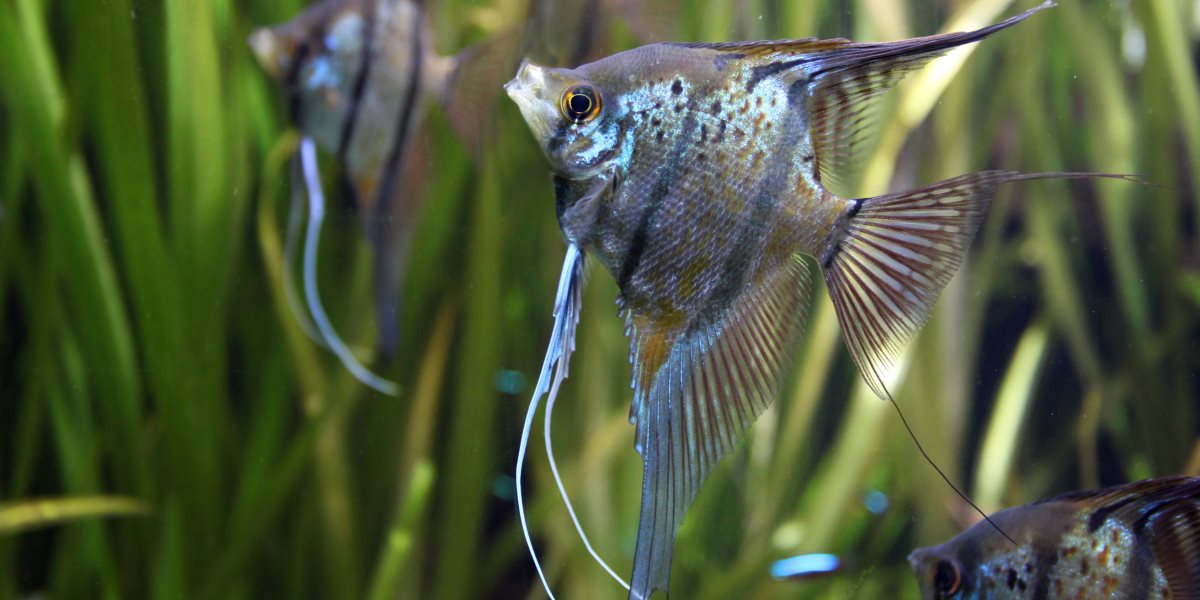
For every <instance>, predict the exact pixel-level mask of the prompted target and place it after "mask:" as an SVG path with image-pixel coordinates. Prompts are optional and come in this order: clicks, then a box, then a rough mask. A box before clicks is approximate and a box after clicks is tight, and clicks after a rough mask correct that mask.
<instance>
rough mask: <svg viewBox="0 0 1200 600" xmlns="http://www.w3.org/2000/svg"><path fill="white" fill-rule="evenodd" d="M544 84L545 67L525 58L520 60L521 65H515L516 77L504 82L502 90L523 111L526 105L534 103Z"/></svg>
mask: <svg viewBox="0 0 1200 600" xmlns="http://www.w3.org/2000/svg"><path fill="white" fill-rule="evenodd" d="M545 85H546V69H545V68H543V67H539V66H538V65H535V64H533V63H531V62H529V59H525V60H523V61H521V66H520V67H517V75H516V77H513V78H512V80H511V81H509V82H508V83H506V84H504V91H505V93H507V94H508V97H509V98H512V99H513V102H516V103H517V105H518V106H520V107H521V109H522V112H524V110H525V108H526V107H527V106H532V105H533V104H534V103H536V101H537V97H538V95H539V94H538V92H540V91H541V90H542V89H544V88H545Z"/></svg>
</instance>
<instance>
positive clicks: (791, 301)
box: [629, 258, 809, 599]
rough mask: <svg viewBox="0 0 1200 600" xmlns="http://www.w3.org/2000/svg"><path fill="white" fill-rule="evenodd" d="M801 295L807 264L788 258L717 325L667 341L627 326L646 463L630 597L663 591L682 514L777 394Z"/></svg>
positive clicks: (798, 331)
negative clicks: (657, 364)
mask: <svg viewBox="0 0 1200 600" xmlns="http://www.w3.org/2000/svg"><path fill="white" fill-rule="evenodd" d="M808 294H809V278H808V270H807V268H806V266H805V265H804V264H803V263H802V262H801V261H800V259H799V258H792V259H789V260H788V262H787V263H786V264H784V265H783V266H781V267H779V268H777V269H776V271H775V272H773V273H769V274H768V275H766V276H765V278H764V280H763V281H761V282H759V283H758V284H757V285H754V286H752V287H751V288H749V289H747V290H746V291H744V292H743V293H742V294H741V295H740V296H739V297H738V298H737V299H736V300H735V301H734V303H733V305H732V306H731V307H729V309H728V311H727V312H726V313H725V315H724V317H723V318H722V319H721V320H720V321H719V322H717V323H712V324H709V325H708V326H706V327H703V328H695V327H693V328H691V329H690V330H689V331H686V332H683V333H681V334H679V335H678V336H677V337H675V338H674V339H667V340H664V336H663V335H662V334H663V332H662V331H658V330H655V329H654V326H653V324H649V325H638V326H635V327H634V328H633V330H632V337H633V340H632V344H633V353H634V356H635V357H637V362H636V363H635V374H634V385H635V396H634V406H633V420H634V423H635V424H636V426H637V435H636V438H637V448H638V452H639V453H640V454H641V455H642V462H643V466H644V468H643V476H642V508H641V515H640V520H639V522H638V536H637V549H636V551H635V554H634V566H633V578H632V581H631V582H630V583H631V585H632V587H631V589H630V592H629V597H630V598H633V599H645V598H649V597H650V596H651V594H653V593H654V591H655V590H662V591H664V592H666V591H667V588H668V585H669V584H670V575H671V556H672V551H673V549H674V545H675V534H676V533H677V532H678V530H679V526H680V525H681V524H682V522H683V517H684V513H685V512H686V510H687V508H688V506H689V505H690V504H691V503H692V500H693V499H695V497H696V494H697V492H699V490H700V487H701V485H702V484H703V483H704V480H705V479H706V478H707V477H708V475H709V473H710V472H711V471H712V469H713V468H714V467H715V466H716V465H717V463H719V462H720V460H721V459H722V458H723V457H724V456H725V455H727V454H729V453H730V452H731V451H732V450H733V449H734V447H735V445H736V444H737V442H738V441H739V440H740V439H741V437H742V434H743V433H744V432H745V431H746V429H747V428H748V427H749V426H750V425H751V423H753V422H754V420H755V419H756V418H757V417H758V415H759V414H761V413H762V411H763V410H765V409H766V408H767V406H768V405H770V403H771V401H772V400H773V399H774V398H775V396H776V395H777V394H778V392H779V388H780V385H781V384H782V380H783V377H784V375H785V374H786V372H787V369H788V368H789V366H790V365H791V364H792V363H793V362H794V358H795V353H796V350H797V348H798V346H799V341H800V339H801V336H802V333H803V327H804V319H805V313H806V310H807V307H808ZM637 316H638V315H637V314H636V313H634V314H632V315H631V320H632V321H633V322H634V323H637ZM664 344H665V346H664ZM659 348H661V349H659ZM663 353H665V356H663ZM647 361H650V362H653V363H659V364H660V365H661V366H657V368H655V369H654V373H652V374H647V373H646V372H645V371H644V370H643V369H646V368H648V367H651V366H654V365H650V364H647Z"/></svg>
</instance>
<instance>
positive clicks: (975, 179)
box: [821, 171, 1136, 399]
mask: <svg viewBox="0 0 1200 600" xmlns="http://www.w3.org/2000/svg"><path fill="white" fill-rule="evenodd" d="M1093 177H1107V178H1114V179H1125V180H1133V181H1136V178H1133V177H1130V176H1128V175H1110V174H1105V173H1016V172H1013V171H983V172H980V173H971V174H969V175H962V176H959V177H955V178H953V179H947V180H946V181H942V182H939V183H935V184H933V185H929V186H926V187H922V188H918V189H916V190H912V191H908V192H901V193H896V194H887V195H884V196H877V197H874V198H866V199H862V200H857V201H856V204H855V206H854V207H853V208H851V210H850V212H849V213H848V215H847V217H846V219H845V221H844V225H843V227H842V228H841V229H840V230H839V231H838V232H836V233H835V234H834V236H835V240H834V241H833V242H832V243H830V244H829V246H828V249H827V250H826V251H825V254H824V256H822V257H821V266H822V268H823V270H824V273H825V282H826V283H827V285H828V287H829V295H830V296H831V297H832V299H833V305H834V308H835V309H836V311H837V315H838V322H839V323H841V326H842V334H843V335H844V337H845V339H846V345H847V347H849V349H850V355H851V356H852V357H853V358H854V362H855V363H857V364H858V368H859V370H860V371H861V372H862V374H863V378H865V379H866V381H867V385H869V386H870V387H871V390H872V391H874V392H875V393H876V394H877V395H878V396H879V397H880V398H885V399H886V398H888V394H887V391H886V389H885V388H884V384H883V379H882V376H883V374H884V373H885V372H886V371H887V370H888V369H889V368H891V367H892V365H893V364H894V363H895V361H896V359H897V357H899V355H900V353H901V351H902V350H903V349H904V346H905V344H907V343H908V341H909V340H911V339H912V337H913V336H914V335H915V334H916V332H917V330H918V329H920V327H921V325H923V324H924V323H925V320H926V319H927V318H928V317H929V311H930V308H931V307H932V306H933V303H934V301H935V300H937V297H938V294H939V293H941V291H942V288H944V287H946V284H947V283H948V282H949V281H950V278H951V277H952V276H953V275H954V272H955V271H957V270H958V267H959V265H960V264H962V260H963V256H964V255H965V254H966V250H967V246H968V245H969V244H970V243H971V240H972V238H974V237H975V232H976V231H977V230H978V229H979V223H980V222H981V221H982V220H983V215H984V213H985V212H986V210H987V207H988V205H989V204H990V203H991V201H992V197H993V196H994V195H995V192H996V187H997V186H999V185H1000V184H1002V183H1008V182H1010V181H1024V180H1028V179H1086V178H1093Z"/></svg>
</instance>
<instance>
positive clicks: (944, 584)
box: [933, 560, 958, 592]
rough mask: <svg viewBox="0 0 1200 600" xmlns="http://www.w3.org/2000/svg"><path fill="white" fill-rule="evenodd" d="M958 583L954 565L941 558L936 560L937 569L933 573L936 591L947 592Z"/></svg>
mask: <svg viewBox="0 0 1200 600" xmlns="http://www.w3.org/2000/svg"><path fill="white" fill-rule="evenodd" d="M957 583H958V575H957V573H956V572H955V569H954V565H952V564H950V563H948V562H946V561H944V560H941V561H938V564H937V569H936V571H935V572H934V574H933V585H934V587H936V588H937V589H938V591H942V592H949V591H953V589H954V586H955V584H957Z"/></svg>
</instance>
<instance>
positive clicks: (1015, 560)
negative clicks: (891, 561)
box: [909, 477, 1200, 600]
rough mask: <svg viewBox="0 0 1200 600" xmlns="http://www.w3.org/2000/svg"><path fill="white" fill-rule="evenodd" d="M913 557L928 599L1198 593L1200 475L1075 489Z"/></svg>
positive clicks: (1111, 598)
mask: <svg viewBox="0 0 1200 600" xmlns="http://www.w3.org/2000/svg"><path fill="white" fill-rule="evenodd" d="M991 518H992V520H993V521H995V522H996V524H997V525H999V526H1000V528H1001V529H1003V530H1004V532H1005V533H1007V534H1008V535H1009V536H1011V537H1012V538H1013V539H1014V540H1015V541H1016V544H1015V545H1014V544H1013V543H1012V542H1010V541H1009V540H1007V539H1005V538H1004V537H1003V536H1002V535H1001V534H1000V533H999V532H997V531H996V529H995V528H994V527H992V526H991V525H988V524H987V523H982V522H981V523H977V524H975V525H974V526H972V527H971V528H970V529H968V530H966V531H964V532H963V533H961V534H959V535H958V536H955V537H954V538H953V539H951V540H950V541H948V542H946V543H945V544H942V545H940V546H934V547H932V548H921V549H918V550H916V551H914V552H913V553H912V555H911V556H909V562H910V563H912V567H913V569H914V570H915V571H916V573H917V578H918V580H919V582H920V585H921V592H922V595H923V597H925V598H930V599H942V598H946V599H951V598H952V599H961V600H985V599H986V600H1007V599H1012V600H1024V599H1033V598H1048V599H1057V598H1062V599H1067V598H1071V599H1076V598H1078V599H1081V600H1086V599H1093V598H1094V599H1097V600H1098V599H1105V600H1122V599H1135V598H1136V599H1143V598H1144V599H1147V600H1166V599H1175V600H1179V599H1183V598H1200V478H1195V477H1169V478H1163V479H1150V480H1146V481H1139V482H1136V483H1132V484H1127V485H1122V486H1116V487H1111V488H1105V489H1102V490H1092V491H1084V492H1072V493H1069V494H1064V495H1062V496H1058V497H1055V498H1050V499H1048V500H1042V501H1040V502H1036V503H1034V504H1029V505H1026V506H1020V507H1017V508H1010V509H1008V510H1005V511H1001V512H999V513H996V514H994V515H992V517H991Z"/></svg>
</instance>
